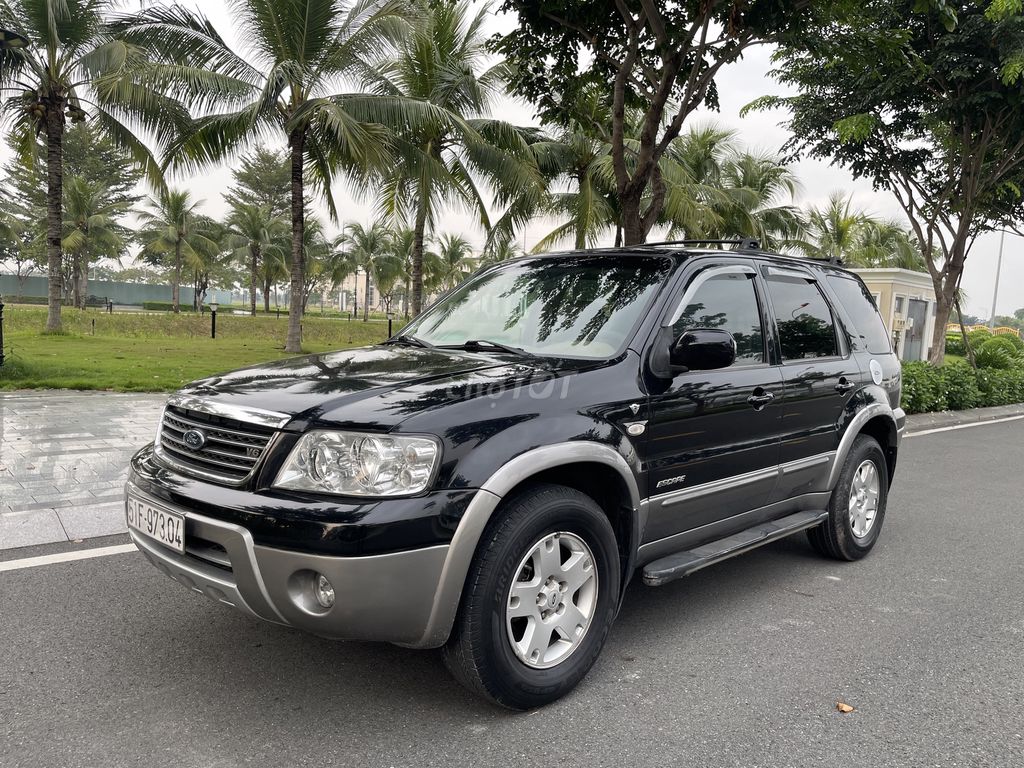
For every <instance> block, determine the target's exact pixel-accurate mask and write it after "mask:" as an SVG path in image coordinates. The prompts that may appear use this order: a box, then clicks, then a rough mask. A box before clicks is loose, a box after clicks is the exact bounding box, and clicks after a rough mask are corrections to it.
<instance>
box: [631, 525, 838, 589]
mask: <svg viewBox="0 0 1024 768" xmlns="http://www.w3.org/2000/svg"><path fill="white" fill-rule="evenodd" d="M827 517H828V511H817V510H815V511H811V512H797V513H796V514H793V515H789V516H787V517H783V518H780V519H778V520H773V521H771V522H769V523H758V524H757V525H755V526H753V527H752V528H748V529H747V530H745V531H740V532H739V533H734V534H733V535H732V536H727V537H726V538H724V539H719V540H718V541H709V542H708V543H707V544H703V545H701V546H699V547H697V548H696V549H690V550H686V551H683V552H676V553H675V554H672V555H668V556H667V557H663V558H661V559H660V560H655V561H654V562H652V563H648V564H647V565H645V566H644V584H646V585H647V586H649V587H660V586H661V585H662V584H668V582H670V581H675V580H676V579H681V578H682V577H683V576H689V575H690V574H691V573H693V572H694V571H699V570H700V569H701V568H705V567H707V566H709V565H714V564H715V563H719V562H721V561H722V560H728V559H729V558H730V557H735V556H736V555H742V554H743V553H744V552H748V551H750V550H751V549H756V548H757V547H760V546H762V545H763V544H768V543H769V542H772V541H776V540H778V539H781V538H785V537H786V536H789V535H790V534H793V533H796V532H798V531H802V530H805V529H807V528H813V527H814V526H816V525H818V523H820V522H822V521H823V520H824V519H825V518H827Z"/></svg>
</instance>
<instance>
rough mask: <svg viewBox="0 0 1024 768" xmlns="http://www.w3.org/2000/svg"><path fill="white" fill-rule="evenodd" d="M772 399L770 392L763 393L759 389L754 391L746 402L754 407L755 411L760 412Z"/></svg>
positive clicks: (773, 397) (773, 396)
mask: <svg viewBox="0 0 1024 768" xmlns="http://www.w3.org/2000/svg"><path fill="white" fill-rule="evenodd" d="M774 399H775V395H773V394H772V393H771V392H765V391H764V390H763V389H761V388H760V387H759V388H758V389H755V390H754V394H752V395H751V396H750V397H748V398H747V402H748V403H750V404H751V405H752V406H754V410H755V411H760V410H763V409H764V407H765V406H766V405H768V403H770V402H771V401H772V400H774Z"/></svg>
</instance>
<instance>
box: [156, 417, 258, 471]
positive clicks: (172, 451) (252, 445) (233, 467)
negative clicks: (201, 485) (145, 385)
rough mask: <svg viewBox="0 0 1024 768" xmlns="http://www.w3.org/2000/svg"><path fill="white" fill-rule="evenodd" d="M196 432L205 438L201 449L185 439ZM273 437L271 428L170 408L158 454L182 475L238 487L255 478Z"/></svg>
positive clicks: (164, 420) (165, 419)
mask: <svg viewBox="0 0 1024 768" xmlns="http://www.w3.org/2000/svg"><path fill="white" fill-rule="evenodd" d="M193 431H195V432H199V433H200V434H201V435H202V437H203V438H204V441H203V442H202V444H201V446H200V447H198V448H193V447H191V446H190V445H189V444H188V442H187V441H186V438H185V435H186V433H189V432H193ZM273 436H274V430H273V429H272V428H270V427H264V426H260V425H257V424H247V423H245V422H243V421H238V420H237V419H231V418H227V417H225V416H213V415H211V414H208V413H203V412H201V411H194V410H189V409H187V408H179V407H177V406H172V405H169V406H167V408H166V409H164V418H163V421H162V422H161V424H160V436H159V441H158V442H159V453H160V455H161V456H162V458H164V459H165V460H166V461H168V462H170V463H171V464H173V465H174V466H175V467H177V468H179V469H181V470H182V471H183V472H186V473H188V474H193V475H197V476H199V477H203V478H207V479H210V480H215V481H219V482H223V483H227V484H229V485H239V484H241V483H243V482H245V481H246V480H247V479H248V478H249V477H251V476H252V473H253V472H254V471H255V470H256V467H257V466H258V465H259V463H260V461H261V460H262V459H263V456H264V455H265V454H266V452H267V447H268V445H269V444H270V441H271V439H272V438H273Z"/></svg>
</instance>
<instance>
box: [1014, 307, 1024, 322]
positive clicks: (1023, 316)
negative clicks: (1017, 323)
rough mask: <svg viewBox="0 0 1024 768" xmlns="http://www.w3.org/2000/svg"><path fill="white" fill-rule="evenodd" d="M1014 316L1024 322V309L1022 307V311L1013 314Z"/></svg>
mask: <svg viewBox="0 0 1024 768" xmlns="http://www.w3.org/2000/svg"><path fill="white" fill-rule="evenodd" d="M1013 316H1014V317H1015V318H1017V319H1018V320H1024V307H1022V308H1021V309H1018V310H1015V311H1014V313H1013Z"/></svg>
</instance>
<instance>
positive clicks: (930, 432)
mask: <svg viewBox="0 0 1024 768" xmlns="http://www.w3.org/2000/svg"><path fill="white" fill-rule="evenodd" d="M1020 419H1024V414H1021V415H1020V416H1007V417H1006V418H1003V419H988V420H987V421H972V422H971V423H970V424H954V425H953V426H952V427H936V428H935V429H925V430H922V431H921V432H908V433H907V434H906V435H905V437H921V436H922V435H934V434H935V433H936V432H952V431H953V430H954V429H968V428H969V427H984V426H985V425H986V424H1002V423H1003V422H1005V421H1019V420H1020Z"/></svg>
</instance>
